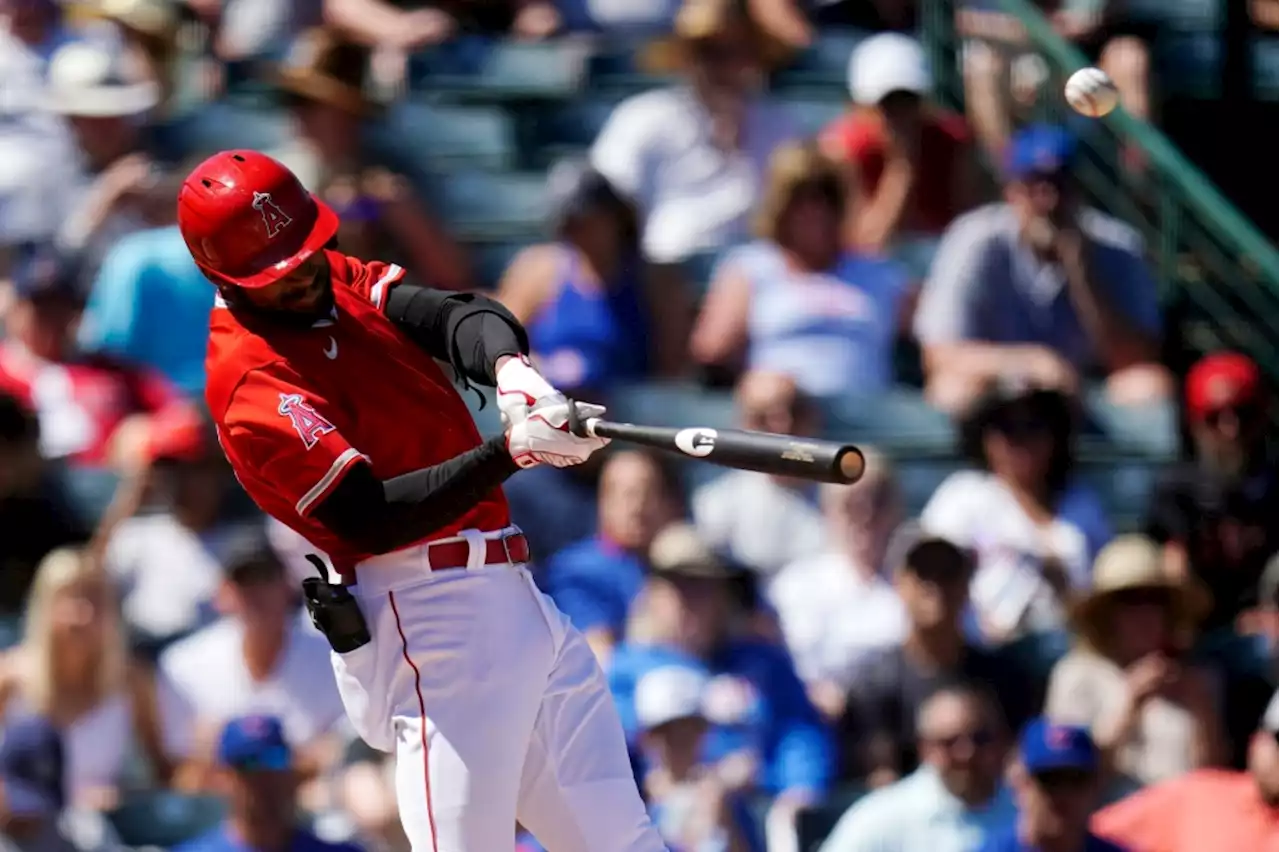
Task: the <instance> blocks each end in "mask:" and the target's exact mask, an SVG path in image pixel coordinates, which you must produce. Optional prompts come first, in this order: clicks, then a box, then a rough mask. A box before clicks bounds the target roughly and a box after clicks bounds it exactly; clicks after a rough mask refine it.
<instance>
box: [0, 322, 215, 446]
mask: <svg viewBox="0 0 1280 852" xmlns="http://www.w3.org/2000/svg"><path fill="white" fill-rule="evenodd" d="M0 392H4V393H8V394H10V395H12V396H14V397H16V398H18V399H19V400H21V401H22V402H23V403H24V404H26V405H27V407H28V408H30V409H31V410H32V411H34V412H35V413H36V416H37V417H38V418H39V420H40V449H41V453H42V454H43V455H44V456H45V457H46V458H65V459H68V460H70V461H71V462H73V463H75V464H84V465H101V464H105V463H106V461H107V451H108V448H109V446H110V441H111V436H112V434H114V433H115V431H116V427H118V426H119V425H120V423H121V422H122V421H124V420H125V419H126V418H128V417H130V416H132V415H135V414H146V415H151V416H153V417H157V418H160V419H163V420H166V421H168V420H172V421H173V422H182V421H186V420H188V419H190V418H192V417H193V416H194V414H195V412H194V410H193V408H192V406H191V405H190V404H189V403H188V402H187V401H186V400H185V399H184V398H183V396H182V394H181V393H180V392H179V391H178V389H177V388H176V387H174V386H173V385H172V384H170V383H169V381H168V380H167V379H165V378H164V376H162V375H160V374H159V373H155V372H150V371H147V370H141V369H137V368H135V367H130V366H126V365H124V364H121V363H119V362H117V361H115V360H114V359H112V358H109V357H107V356H102V355H91V356H88V357H85V358H79V359H76V360H71V361H64V362H55V361H45V360H44V359H42V358H37V357H36V356H34V355H32V354H31V353H30V352H28V351H27V350H26V348H25V347H23V346H20V345H19V344H17V343H16V342H14V341H5V342H3V343H0Z"/></svg>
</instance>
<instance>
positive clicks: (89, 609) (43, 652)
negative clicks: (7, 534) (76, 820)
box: [0, 548, 169, 809]
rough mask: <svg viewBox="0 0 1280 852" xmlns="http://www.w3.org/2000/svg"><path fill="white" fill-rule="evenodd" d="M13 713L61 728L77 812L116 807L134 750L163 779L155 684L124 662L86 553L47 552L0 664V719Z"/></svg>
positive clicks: (109, 596)
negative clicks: (21, 630)
mask: <svg viewBox="0 0 1280 852" xmlns="http://www.w3.org/2000/svg"><path fill="white" fill-rule="evenodd" d="M15 712H33V713H38V714H40V715H43V716H45V717H47V718H49V719H51V720H52V721H54V722H55V723H56V724H57V725H58V726H59V727H60V728H61V729H62V733H63V741H64V746H65V749H66V760H67V779H68V780H67V792H68V795H69V797H70V801H71V802H72V803H73V804H75V805H77V806H80V807H86V808H98V809H106V808H109V807H111V806H112V805H113V804H115V803H116V801H117V800H118V798H119V795H120V792H121V787H122V786H123V784H124V783H125V782H126V780H127V778H126V776H127V774H128V773H129V772H130V771H131V770H132V769H133V768H134V767H133V766H131V765H130V764H131V762H132V761H133V760H134V758H135V754H137V752H138V751H139V750H140V751H141V753H142V755H143V756H144V757H145V758H146V759H147V760H148V762H149V766H150V769H151V771H152V772H153V773H154V775H155V776H156V778H157V780H158V781H159V782H161V783H164V782H165V781H166V780H167V776H168V774H169V772H168V763H167V761H166V760H165V758H164V756H163V751H162V749H161V747H160V735H159V728H158V721H157V716H156V705H155V693H154V689H153V682H152V681H151V679H150V678H149V677H148V676H147V674H146V672H145V671H144V670H143V669H141V668H139V667H136V666H135V665H134V664H133V663H132V661H131V660H130V658H129V654H128V649H127V647H126V644H125V637H124V633H123V630H122V628H121V624H120V616H119V613H118V612H117V610H116V603H115V597H114V590H113V589H112V587H111V583H110V580H109V579H108V577H107V575H106V574H105V573H104V572H103V571H102V570H101V569H100V568H99V567H98V566H97V565H96V564H94V562H93V561H92V560H91V559H89V558H88V556H87V555H86V553H85V552H84V551H80V550H76V549H72V548H60V549H58V550H55V551H53V552H52V553H50V554H49V555H48V556H46V557H45V559H44V561H43V562H41V564H40V568H39V570H38V571H37V572H36V578H35V583H34V584H33V586H32V591H31V597H30V600H29V603H28V608H27V618H26V632H25V635H24V637H23V640H22V643H21V644H20V645H18V646H17V647H16V648H14V649H13V650H11V651H9V652H7V653H6V655H5V656H4V657H3V658H2V659H0V713H3V715H4V716H8V715H10V714H11V713H15Z"/></svg>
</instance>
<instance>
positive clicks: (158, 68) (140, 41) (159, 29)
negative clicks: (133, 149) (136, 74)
mask: <svg viewBox="0 0 1280 852" xmlns="http://www.w3.org/2000/svg"><path fill="white" fill-rule="evenodd" d="M86 5H87V8H86V9H85V11H86V12H87V13H88V15H90V16H92V17H93V18H94V19H96V21H95V23H98V24H100V25H105V26H100V27H99V28H98V29H102V30H105V31H106V32H105V35H106V36H107V40H109V41H111V42H114V43H116V44H118V45H119V49H120V50H121V51H122V53H123V54H124V60H123V61H124V62H125V63H126V64H129V65H131V66H136V67H137V68H138V69H139V71H140V76H141V77H142V78H143V79H147V80H154V81H155V82H156V84H157V85H158V86H159V89H160V99H159V102H158V103H157V104H156V106H155V108H154V109H153V111H152V115H153V116H155V117H157V118H160V117H162V116H163V114H164V113H165V112H166V110H168V109H169V108H170V107H172V106H173V104H172V103H171V99H172V97H173V94H174V88H175V87H176V85H177V83H178V80H177V76H178V72H179V70H180V69H179V67H178V53H179V45H178V24H179V16H178V8H177V6H176V5H175V4H173V3H170V2H167V0H94V2H90V3H88V4H86ZM88 29H90V30H91V33H92V35H98V33H97V32H96V31H95V28H94V27H92V26H90V27H89V28H88Z"/></svg>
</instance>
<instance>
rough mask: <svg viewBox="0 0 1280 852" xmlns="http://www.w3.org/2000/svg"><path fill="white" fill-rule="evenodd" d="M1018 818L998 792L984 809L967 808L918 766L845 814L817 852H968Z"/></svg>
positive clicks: (1004, 792)
mask: <svg viewBox="0 0 1280 852" xmlns="http://www.w3.org/2000/svg"><path fill="white" fill-rule="evenodd" d="M1015 819H1016V809H1015V807H1014V803H1013V797H1012V796H1011V795H1010V794H1009V792H1008V790H1007V789H1005V788H1003V787H1002V788H1001V789H1000V790H998V791H997V792H996V795H995V796H994V797H993V798H992V800H991V801H990V802H988V803H987V805H986V807H983V808H977V809H969V808H967V807H966V806H965V804H964V802H962V801H961V800H960V799H959V798H957V797H956V796H955V795H953V794H952V793H951V792H950V791H948V790H947V788H946V787H944V786H943V785H942V781H941V779H939V778H938V774H937V772H936V771H935V770H934V769H933V768H932V767H929V766H922V767H921V768H919V769H917V770H916V771H915V772H913V773H911V774H910V775H908V776H907V777H906V778H903V779H902V780H901V781H898V782H897V783H895V784H890V785H889V786H888V787H883V788H881V789H879V790H876V791H875V792H873V793H870V794H868V795H867V796H865V797H864V798H862V799H861V800H859V801H858V802H856V803H855V804H854V805H853V807H851V808H849V810H847V811H845V813H844V816H842V817H840V821H839V822H838V823H836V827H835V830H834V831H832V832H831V835H830V836H829V837H828V838H827V840H826V842H825V843H823V844H822V846H821V847H820V850H819V852H890V850H892V852H970V850H973V849H977V848H979V847H980V846H981V845H982V843H983V841H984V840H985V839H986V838H987V837H989V836H991V835H992V834H995V833H999V832H1001V831H1004V830H1007V829H1008V828H1009V826H1011V825H1013V823H1014V820H1015Z"/></svg>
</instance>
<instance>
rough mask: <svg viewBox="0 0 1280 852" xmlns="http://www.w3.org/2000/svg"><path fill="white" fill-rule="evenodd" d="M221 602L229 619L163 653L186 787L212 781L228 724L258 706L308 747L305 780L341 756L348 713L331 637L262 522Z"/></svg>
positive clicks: (231, 572)
mask: <svg viewBox="0 0 1280 852" xmlns="http://www.w3.org/2000/svg"><path fill="white" fill-rule="evenodd" d="M224 570H225V577H224V579H223V581H222V584H221V586H220V587H219V589H218V592H217V597H216V604H217V606H218V608H219V610H220V611H221V612H222V613H224V616H223V618H221V619H220V620H218V621H216V622H214V623H213V624H212V625H210V626H208V627H205V628H204V629H202V630H199V631H197V632H196V633H194V634H192V635H191V636H189V637H187V638H185V639H183V640H181V641H179V642H177V643H175V644H173V645H171V646H169V648H168V649H166V650H165V651H164V653H163V654H161V656H160V662H159V679H158V687H159V688H158V690H157V691H158V695H159V703H160V710H161V723H162V729H163V736H164V745H165V751H166V753H167V754H168V755H170V757H172V758H173V759H175V760H181V761H182V762H183V764H182V766H181V767H180V768H179V772H178V775H177V778H176V783H178V784H179V785H180V786H182V787H183V788H187V789H206V788H207V787H208V785H209V784H210V782H211V776H210V771H211V769H212V759H213V757H214V747H215V745H216V742H217V737H218V731H219V730H221V728H222V726H223V725H224V724H226V722H227V721H228V720H229V719H233V718H235V717H237V716H242V715H245V714H253V713H260V714H261V713H266V714H271V715H273V716H278V717H279V718H280V720H281V724H283V725H284V729H285V733H286V735H287V736H288V738H289V741H290V742H291V743H294V744H296V747H297V749H298V755H297V764H296V765H297V767H298V771H299V772H300V773H301V775H302V777H303V778H304V779H307V780H309V779H311V778H314V777H315V776H316V775H318V774H320V773H321V772H323V771H325V770H327V769H328V768H329V767H330V766H331V765H332V764H333V763H334V762H335V761H336V759H337V757H338V756H339V755H338V754H337V751H338V748H337V746H338V744H337V742H336V739H335V737H334V736H333V735H332V730H333V728H334V726H335V724H336V723H337V722H338V721H339V720H340V719H342V718H343V708H342V702H341V699H340V698H339V697H338V689H337V686H336V684H335V683H334V681H333V678H331V677H320V676H318V673H320V672H325V671H326V669H325V666H328V665H329V643H328V642H326V641H325V639H324V637H323V636H321V635H320V634H319V633H318V632H316V631H315V630H313V629H311V628H310V627H309V626H306V625H304V624H303V622H302V620H301V619H299V618H298V617H297V592H296V590H295V587H294V586H293V584H292V583H290V582H289V580H288V577H287V575H286V573H285V569H284V566H283V565H281V564H280V562H279V560H278V559H276V557H275V555H274V553H272V551H271V550H270V547H269V545H268V544H267V543H266V541H265V536H263V535H262V534H261V532H259V531H250V532H247V533H246V535H245V537H244V538H243V540H241V541H240V542H238V543H237V545H236V546H235V547H234V548H233V552H232V553H231V554H230V555H228V556H227V557H226V561H225V563H224Z"/></svg>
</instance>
